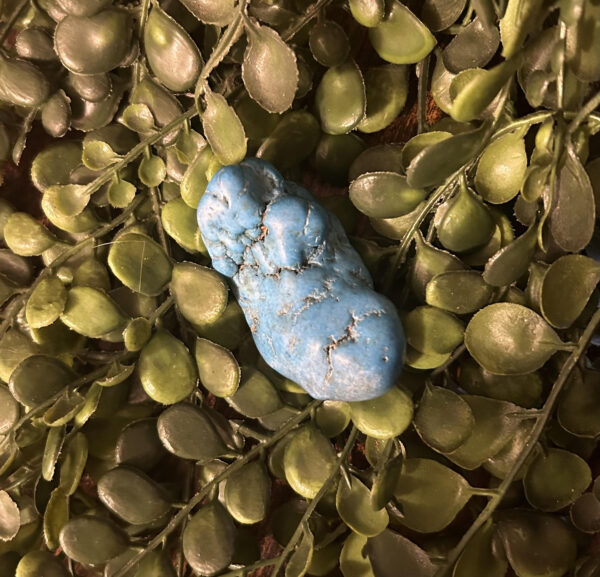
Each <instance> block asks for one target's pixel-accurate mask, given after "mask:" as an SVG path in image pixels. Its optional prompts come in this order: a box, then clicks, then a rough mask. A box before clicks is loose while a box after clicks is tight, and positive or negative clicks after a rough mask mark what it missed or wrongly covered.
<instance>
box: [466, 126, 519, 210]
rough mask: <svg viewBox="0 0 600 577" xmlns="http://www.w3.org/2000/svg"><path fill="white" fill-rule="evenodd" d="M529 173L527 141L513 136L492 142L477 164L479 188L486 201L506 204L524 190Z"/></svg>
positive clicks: (477, 185) (509, 135) (476, 179)
mask: <svg viewBox="0 0 600 577" xmlns="http://www.w3.org/2000/svg"><path fill="white" fill-rule="evenodd" d="M526 170H527V153H526V152H525V140H524V139H523V138H522V137H521V136H519V135H518V134H515V133H509V134H506V135H504V136H501V137H500V138H497V139H495V140H492V142H491V143H490V144H488V145H487V146H486V148H485V150H484V151H483V154H482V155H481V158H480V159H479V163H478V164H477V172H476V173H475V188H476V189H477V192H478V193H479V194H480V195H481V196H482V198H483V199H484V200H485V201H486V202H490V203H492V204H503V203H505V202H508V201H509V200H512V199H513V198H514V197H515V196H516V195H517V194H518V192H519V190H520V189H521V184H522V183H523V179H524V178H525V172H526Z"/></svg>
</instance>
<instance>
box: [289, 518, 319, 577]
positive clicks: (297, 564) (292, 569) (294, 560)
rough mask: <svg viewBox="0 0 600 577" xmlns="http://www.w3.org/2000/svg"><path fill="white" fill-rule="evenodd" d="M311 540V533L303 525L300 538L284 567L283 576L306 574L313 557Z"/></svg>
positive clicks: (300, 576) (290, 576) (301, 575)
mask: <svg viewBox="0 0 600 577" xmlns="http://www.w3.org/2000/svg"><path fill="white" fill-rule="evenodd" d="M313 542H314V538H313V534H312V533H311V531H310V529H309V528H308V526H305V527H304V530H303V532H302V539H301V540H300V543H298V546H297V547H296V549H295V550H294V552H293V553H292V556H291V557H290V560H289V561H288V563H287V565H286V567H285V577H303V576H304V575H305V574H306V572H307V571H308V569H309V567H310V563H311V561H312V558H313V553H314V551H313Z"/></svg>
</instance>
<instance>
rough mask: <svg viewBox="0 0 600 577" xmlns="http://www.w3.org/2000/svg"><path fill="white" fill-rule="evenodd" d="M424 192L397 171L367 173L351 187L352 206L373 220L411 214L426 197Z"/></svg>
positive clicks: (354, 181) (353, 182)
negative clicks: (411, 185)
mask: <svg viewBox="0 0 600 577" xmlns="http://www.w3.org/2000/svg"><path fill="white" fill-rule="evenodd" d="M425 195H426V193H425V191H424V190H423V189H420V188H412V187H410V186H409V185H408V184H407V182H406V178H405V177H404V176H402V175H400V174H397V173H395V172H367V173H365V174H361V175H360V176H359V177H358V178H357V179H356V180H353V181H352V183H351V184H350V190H349V196H350V200H351V201H352V204H354V206H355V207H356V208H357V209H358V210H360V211H361V212H362V213H363V214H366V215H367V216H370V217H374V218H394V217H397V216H402V215H405V214H408V213H410V212H411V211H412V210H414V209H415V208H416V207H417V206H418V205H419V204H420V203H421V201H422V200H423V199H424V198H425Z"/></svg>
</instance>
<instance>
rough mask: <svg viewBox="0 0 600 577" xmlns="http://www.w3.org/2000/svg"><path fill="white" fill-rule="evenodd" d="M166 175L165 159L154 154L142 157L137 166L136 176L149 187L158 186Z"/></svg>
mask: <svg viewBox="0 0 600 577" xmlns="http://www.w3.org/2000/svg"><path fill="white" fill-rule="evenodd" d="M166 176H167V167H166V166H165V161H164V160H163V159H162V158H161V157H160V156H156V155H154V154H152V155H150V156H146V157H144V158H142V161H141V162H140V165H139V167H138V177H139V179H140V180H141V181H142V183H143V184H145V185H146V186H149V187H153V186H158V185H159V184H161V183H162V182H163V180H164V179H165V177H166Z"/></svg>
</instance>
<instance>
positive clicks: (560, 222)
mask: <svg viewBox="0 0 600 577" xmlns="http://www.w3.org/2000/svg"><path fill="white" fill-rule="evenodd" d="M595 214H596V213H595V201H594V192H593V190H592V185H591V183H590V179H589V177H588V175H587V173H586V171H585V169H584V168H583V166H582V164H581V161H580V160H579V157H578V156H577V155H576V154H575V152H574V150H573V149H572V147H568V148H567V154H566V157H565V160H564V164H563V166H562V168H561V170H560V172H559V175H558V189H557V192H556V194H555V198H554V199H553V204H552V210H551V211H550V214H549V217H548V221H547V225H548V231H549V232H550V234H551V235H552V239H553V240H554V242H555V243H556V244H557V245H558V246H559V247H560V248H561V249H563V250H564V251H566V252H579V251H580V250H583V249H584V248H585V247H586V246H587V245H588V244H589V242H590V241H591V240H592V235H593V234H594V222H595V220H596V218H595ZM9 222H10V221H9Z"/></svg>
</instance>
